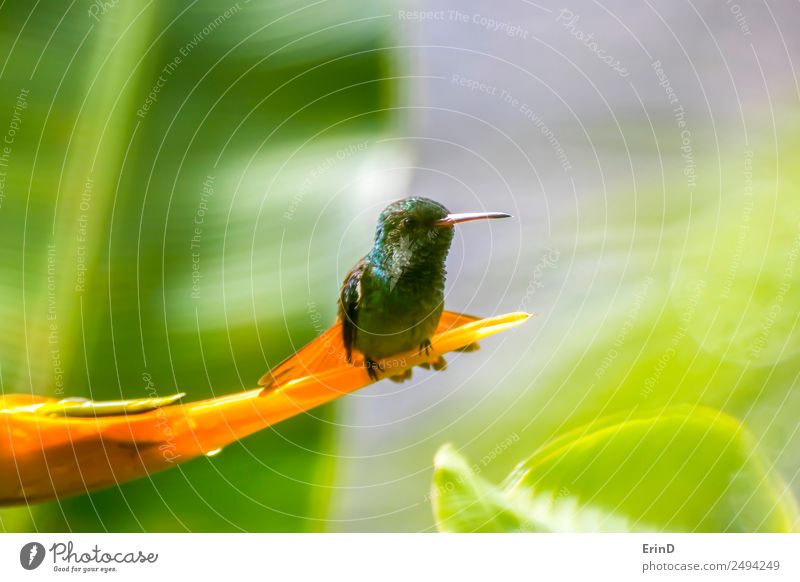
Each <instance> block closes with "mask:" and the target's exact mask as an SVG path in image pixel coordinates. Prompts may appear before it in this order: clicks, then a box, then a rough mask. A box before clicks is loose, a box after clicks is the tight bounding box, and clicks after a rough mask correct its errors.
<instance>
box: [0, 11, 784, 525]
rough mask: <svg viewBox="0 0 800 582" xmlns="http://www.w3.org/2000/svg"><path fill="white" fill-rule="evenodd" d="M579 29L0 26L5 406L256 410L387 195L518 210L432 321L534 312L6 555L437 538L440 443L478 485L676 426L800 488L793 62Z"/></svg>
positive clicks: (396, 20) (310, 15) (595, 18)
mask: <svg viewBox="0 0 800 582" xmlns="http://www.w3.org/2000/svg"><path fill="white" fill-rule="evenodd" d="M574 4H575V5H574V6H572V7H571V10H573V11H574V12H575V13H576V14H580V19H579V20H578V21H575V23H573V25H572V28H571V29H570V28H567V27H565V21H566V19H565V18H564V15H561V16H560V15H559V13H558V12H557V11H554V10H550V9H546V8H545V9H543V8H537V7H534V6H531V5H528V4H525V3H522V2H520V3H508V5H504V6H498V7H487V6H484V5H483V4H481V3H479V2H472V1H471V2H466V3H452V2H420V3H413V4H408V5H405V4H401V3H398V2H389V1H388V0H387V1H381V2H365V1H361V0H357V1H353V0H349V1H345V0H330V1H321V2H314V3H309V4H304V3H297V2H288V1H285V0H280V1H276V2H269V3H266V2H256V1H252V2H239V3H227V2H221V1H217V0H214V1H195V2H191V3H187V4H185V5H177V4H174V5H173V4H171V3H148V4H143V5H138V4H134V3H130V2H118V3H113V2H109V3H91V2H76V3H72V4H70V5H66V4H64V5H63V6H62V5H59V6H47V7H45V6H43V5H41V6H40V5H39V4H38V3H37V4H36V5H35V6H34V5H31V4H29V3H27V2H22V1H7V2H5V3H3V4H2V6H0V47H2V50H0V56H2V57H3V60H2V64H1V65H0V67H2V68H1V69H0V79H1V80H2V85H0V86H1V87H2V91H0V134H3V135H4V137H5V138H6V142H5V145H6V146H7V147H6V149H5V150H0V154H3V153H4V152H5V153H4V156H5V157H4V158H2V159H0V171H2V173H3V175H2V180H3V181H2V182H0V187H2V190H0V297H2V301H0V322H2V329H3V334H2V336H1V337H2V339H0V382H1V387H2V390H3V391H4V392H7V393H17V392H29V391H30V392H33V393H36V394H42V395H59V396H61V395H63V396H86V397H91V398H95V399H114V398H120V397H126V398H132V397H144V396H147V395H148V394H149V392H150V391H151V390H152V388H151V387H150V384H149V382H150V379H151V380H152V383H153V384H152V385H153V386H154V387H155V389H156V391H157V392H158V394H160V395H167V394H171V393H174V392H175V391H185V392H187V393H188V398H189V399H192V400H195V399H201V398H206V397H209V396H212V395H219V394H225V393H229V392H233V391H236V390H241V389H245V388H251V387H253V385H254V384H255V381H256V380H257V378H258V377H259V376H260V375H261V374H262V373H263V372H264V371H265V370H266V369H267V368H268V367H269V366H270V365H274V364H276V363H277V362H279V361H280V360H281V359H283V357H285V356H286V355H288V354H290V353H291V352H292V351H294V350H295V349H296V348H298V347H299V346H301V345H303V344H304V343H305V342H307V341H309V340H310V339H312V338H313V337H314V336H315V335H316V334H318V333H319V332H320V331H321V329H322V328H324V327H326V326H327V325H328V324H329V323H330V322H332V320H333V318H334V315H335V298H336V293H337V289H338V285H339V282H340V280H341V278H342V276H343V274H344V273H345V272H346V271H347V269H348V268H349V267H350V266H351V265H352V264H353V263H354V262H355V260H357V259H358V258H359V257H360V256H361V255H362V254H363V253H364V252H366V250H367V249H368V247H369V245H370V243H371V238H372V229H373V228H374V221H375V219H376V217H377V214H378V212H379V211H380V209H381V208H382V207H383V206H384V205H385V204H386V203H388V202H389V201H391V200H393V199H396V198H399V197H402V196H406V195H409V194H412V193H413V194H425V195H428V196H431V197H433V198H436V199H438V200H441V201H442V202H444V203H445V204H446V205H447V206H448V207H450V208H451V209H452V210H454V211H468V210H481V209H489V210H498V211H509V212H512V213H514V214H515V216H516V217H517V220H516V224H512V225H502V226H500V225H492V226H489V225H475V226H474V227H472V226H470V227H469V229H468V230H467V229H465V230H462V231H459V234H458V237H457V239H456V242H455V244H454V248H453V252H452V254H451V258H450V262H449V271H450V278H449V281H448V300H447V303H448V308H450V309H453V310H458V311H465V312H474V313H476V314H484V315H488V314H494V313H500V312H504V311H513V310H518V309H525V310H530V311H536V312H538V313H539V314H540V315H539V318H538V319H536V320H533V321H531V322H530V323H528V324H526V326H524V328H522V329H520V330H518V331H515V332H513V333H511V334H508V335H507V336H505V337H500V338H493V339H491V340H489V341H487V342H486V345H485V346H484V350H483V351H481V352H478V353H477V354H459V355H457V356H453V357H451V358H450V363H451V369H450V370H449V371H448V372H446V373H442V374H433V373H427V372H421V371H418V372H416V373H415V380H414V381H413V382H412V383H406V384H403V385H400V386H398V385H394V384H389V383H380V384H377V385H375V386H372V387H370V388H368V389H366V390H364V391H362V392H361V393H359V394H356V395H353V396H351V397H348V398H346V399H343V400H341V401H339V402H336V403H334V404H332V405H329V406H325V407H322V408H320V409H317V410H314V411H312V412H311V413H310V414H308V415H303V416H301V417H298V418H295V419H292V420H290V421H287V422H284V423H282V424H280V425H279V426H276V427H274V428H272V429H269V430H265V431H264V432H263V433H261V434H258V435H255V436H253V437H250V438H248V439H246V440H245V441H243V442H241V443H239V444H237V445H234V446H230V447H228V448H226V449H225V450H224V451H223V453H222V454H219V455H217V456H214V457H213V458H204V459H199V460H195V461H192V462H189V463H187V464H185V465H182V466H180V467H178V468H176V469H174V470H171V471H168V472H165V473H161V474H158V475H154V476H152V477H151V478H148V479H141V480H139V481H136V482H133V483H128V484H124V485H121V486H119V487H115V488H110V489H107V490H104V491H99V492H95V493H92V494H90V495H86V496H82V497H77V498H72V499H66V500H62V501H57V502H51V503H44V504H39V505H35V506H31V507H24V508H14V509H3V510H0V526H1V527H2V529H3V530H4V531H352V530H355V531H363V530H368V531H430V530H433V529H434V527H435V526H434V517H433V514H432V510H431V503H430V496H429V494H428V489H429V486H430V483H431V479H432V474H433V465H432V463H433V457H434V454H435V452H436V451H437V449H438V448H439V447H440V446H441V445H442V444H444V443H446V442H451V443H453V444H454V445H455V446H456V447H457V448H459V449H461V450H462V451H463V452H464V454H465V455H466V456H467V457H471V458H472V459H473V460H476V461H477V460H481V459H489V460H488V461H487V462H485V463H481V469H482V475H483V476H484V477H486V478H489V479H491V480H494V481H499V480H500V479H501V478H502V477H503V476H505V475H506V474H507V473H508V472H509V471H510V470H511V468H512V467H513V466H514V465H515V464H516V463H517V462H519V461H521V460H523V459H525V458H526V457H528V456H529V455H531V454H532V453H533V452H534V451H535V450H536V449H537V448H538V447H540V446H542V445H544V444H545V443H547V442H549V441H550V440H551V439H553V438H555V437H558V436H560V435H563V434H565V433H566V432H567V431H569V430H572V429H575V428H576V427H580V426H582V425H584V424H585V423H590V422H594V421H596V420H598V419H601V418H604V417H607V416H611V415H616V414H620V413H622V414H631V415H633V414H639V413H640V412H641V411H645V410H651V409H659V408H661V407H664V406H672V405H688V406H694V405H703V406H707V407H711V408H712V409H715V410H722V411H724V412H725V413H727V414H728V415H730V416H731V417H733V418H736V419H737V420H738V421H739V422H741V423H742V425H743V426H745V427H747V430H748V431H749V434H752V435H753V441H754V447H755V449H757V450H758V451H759V453H758V454H759V455H762V454H763V458H764V459H765V460H764V463H765V464H766V466H765V467H764V472H765V473H767V474H769V475H771V478H773V477H774V479H775V482H776V483H779V485H776V487H778V488H780V489H781V490H782V492H783V493H786V494H787V495H789V496H792V495H797V494H798V493H800V477H799V476H798V473H800V452H798V451H800V431H799V430H798V429H799V428H800V424H799V423H798V418H800V396H799V395H798V394H800V393H799V392H798V390H797V386H798V373H799V371H800V367H798V363H799V362H800V349H798V346H800V337H799V335H800V334H798V326H797V324H798V314H800V294H798V293H797V289H796V286H797V280H798V266H797V260H798V254H799V253H800V242H798V241H800V238H799V237H800V198H799V197H798V196H797V192H798V188H800V169H798V166H797V165H796V164H795V163H794V161H795V160H796V159H797V155H798V154H800V141H798V140H797V138H796V135H797V128H798V126H799V125H800V124H799V123H798V122H800V119H798V115H797V111H798V108H797V105H798V99H800V89H798V85H797V81H796V79H797V77H796V75H795V74H794V71H793V69H792V56H794V57H797V56H800V47H798V46H797V43H796V42H794V41H793V40H792V39H789V41H788V44H787V42H786V41H784V42H783V44H780V42H781V37H780V35H776V34H775V31H776V30H779V28H778V25H777V23H776V21H775V20H770V19H769V18H768V14H767V13H766V12H762V11H759V12H756V11H755V10H754V11H753V12H752V13H750V14H749V15H748V16H749V18H750V20H749V21H748V22H749V26H750V29H751V31H752V35H743V34H742V31H741V28H740V23H739V22H738V21H737V20H735V19H734V18H733V17H732V15H731V14H729V13H728V12H725V11H719V10H717V11H715V12H708V13H707V12H706V10H705V9H703V11H702V12H703V13H702V15H701V14H699V13H698V14H693V13H691V12H689V11H688V10H687V11H686V13H675V12H674V11H671V10H670V8H669V5H668V4H666V3H656V4H655V5H654V6H655V7H651V8H650V11H646V10H644V9H641V10H639V9H637V10H627V9H625V10H623V8H622V7H621V5H619V3H612V4H613V5H614V6H616V8H617V9H618V10H619V11H624V12H625V15H624V17H622V18H623V19H624V21H625V22H624V24H625V25H626V26H627V29H626V26H623V23H621V22H620V21H619V20H614V19H613V18H611V16H609V14H608V13H605V12H603V11H602V10H599V9H598V8H597V6H595V5H593V4H592V3H590V2H576V3H574ZM414 10H416V11H419V10H427V11H430V12H429V13H428V14H430V16H427V17H422V16H420V15H419V14H416V13H412V12H410V11H414ZM453 10H456V11H458V12H457V14H454V13H453V12H452V11H453ZM783 10H785V11H786V12H787V14H783V13H782V12H780V10H778V12H779V16H781V15H783V16H785V17H786V18H790V17H792V16H793V15H792V14H791V12H792V10H794V11H795V13H796V11H797V9H796V8H788V7H787V8H784V9H783ZM415 14H416V15H415ZM459 14H460V15H462V16H463V15H466V18H462V17H461V16H459ZM794 16H796V14H794ZM487 18H491V19H492V21H493V22H499V23H507V24H509V26H510V23H513V24H515V25H517V26H518V27H519V28H520V31H519V32H517V33H514V34H510V33H509V32H508V31H509V28H508V26H506V27H505V28H503V27H501V26H498V27H497V29H493V28H492V26H493V25H489V24H488V23H487V22H486V19H487ZM659 19H662V20H661V21H659ZM664 19H665V20H664ZM778 20H780V18H779V19H778ZM784 21H789V20H784ZM577 22H579V23H580V24H579V25H577V24H576V23H577ZM576 26H579V27H580V28H582V29H583V30H585V31H587V32H589V31H594V32H596V34H597V42H599V43H602V46H603V48H604V50H606V51H607V52H608V53H611V54H615V55H618V56H619V58H621V59H622V60H624V61H625V65H626V66H627V68H628V70H629V71H630V75H629V76H626V77H621V76H620V75H619V74H618V72H615V71H614V70H612V69H610V68H609V67H607V66H605V64H604V63H603V62H601V61H599V60H598V59H597V55H596V54H595V53H594V52H593V51H592V50H590V49H589V48H588V47H587V46H586V45H585V44H582V43H581V42H578V41H576V39H575V35H574V33H573V31H574V29H575V27H576ZM626 30H627V31H626ZM631 30H633V33H631ZM504 31H505V32H504ZM675 31H677V32H675ZM698 31H699V32H698ZM676 35H677V36H676ZM681 41H683V43H682V42H681ZM720 45H721V46H720ZM714 46H716V49H713V47H714ZM709 47H711V48H712V49H713V51H712V52H709V51H710V48H709ZM748 47H756V48H754V49H753V50H750V48H748ZM655 62H660V63H663V67H664V70H665V74H666V75H668V78H669V84H670V86H671V87H673V88H674V89H675V91H676V93H677V96H678V97H677V99H678V102H677V106H680V107H683V108H684V109H685V112H686V119H687V123H688V125H687V126H686V127H683V126H680V125H679V122H680V119H681V117H680V116H679V115H678V114H676V112H675V107H676V103H673V102H671V101H670V100H669V95H668V94H667V93H666V91H665V86H664V83H663V78H662V77H659V76H658V75H657V73H656V72H655V70H656V69H657V68H658V67H655V66H654V63H655ZM723 65H724V66H725V67H728V68H727V73H726V72H725V70H726V69H725V68H724V67H723ZM762 65H763V66H762ZM698 71H699V72H698ZM759 73H760V74H759ZM463 79H466V80H467V81H470V82H472V81H478V82H479V85H480V86H478V85H475V84H474V83H473V84H471V85H470V84H469V83H467V84H466V85H465V83H463V82H461V81H460V80H463ZM470 87H473V88H470ZM530 111H534V112H535V113H536V117H535V118H534V117H532V116H531V115H530V114H529V113H528V112H530ZM681 115H682V114H681ZM537 119H538V120H540V121H539V122H537ZM543 124H544V126H543ZM687 128H688V129H687ZM684 129H687V131H689V133H688V135H687V134H686V133H684V132H683V130H684ZM9 139H10V142H9V141H8V140H9ZM687 140H688V149H687ZM0 145H2V144H0ZM559 149H560V150H563V151H564V152H566V154H565V155H566V160H567V162H566V163H565V162H564V160H565V157H564V155H561V154H559ZM687 442H688V441H687ZM501 443H508V444H506V445H504V446H500V444H501ZM498 447H500V449H501V452H500V453H499V454H498V453H497V452H494V453H493V451H497V450H498ZM759 458H760V457H759ZM708 461H709V463H711V462H713V459H708ZM701 462H702V460H701ZM658 470H659V471H664V474H665V477H666V475H668V474H669V473H670V467H669V466H659V467H658ZM600 483H601V485H600V487H603V486H605V487H612V486H613V487H620V486H619V485H614V484H613V483H614V482H612V481H603V480H601V481H600ZM606 493H607V492H606ZM612 493H613V492H612ZM717 493H718V491H717V490H711V489H709V490H706V489H704V490H702V491H701V493H700V494H702V495H715V494H717ZM600 497H601V498H605V499H608V500H610V501H607V503H615V501H614V499H615V497H614V495H613V494H612V495H605V494H604V495H601V496H600ZM698 501H699V502H703V501H704V500H703V499H699V500H698ZM705 501H706V502H708V503H713V502H714V499H705ZM687 523H691V519H690V520H689V521H688V522H687ZM726 523H729V524H730V527H731V529H736V525H737V524H736V521H735V520H733V519H731V520H729V521H728V522H726V521H725V518H724V517H723V518H720V520H719V521H718V522H716V523H715V525H716V526H717V527H720V526H719V524H722V527H724V526H725V524H726ZM673 525H674V524H673ZM665 527H669V526H665ZM683 527H684V528H686V527H688V526H686V525H685V524H683Z"/></svg>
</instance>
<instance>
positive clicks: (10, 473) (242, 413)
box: [0, 313, 530, 505]
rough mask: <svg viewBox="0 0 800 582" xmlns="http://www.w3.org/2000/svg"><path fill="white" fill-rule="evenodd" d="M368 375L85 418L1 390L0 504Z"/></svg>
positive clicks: (510, 323) (265, 418)
mask: <svg viewBox="0 0 800 582" xmlns="http://www.w3.org/2000/svg"><path fill="white" fill-rule="evenodd" d="M467 317H468V316H467ZM528 317H530V315H529V314H527V313H511V314H508V315H503V316H498V317H492V318H487V319H481V320H475V321H469V322H468V323H465V324H463V325H462V324H460V322H461V321H465V319H457V318H453V319H451V320H449V321H450V324H451V325H454V324H456V323H458V325H456V326H455V327H450V328H449V329H448V330H447V331H443V332H442V333H439V334H437V335H436V336H434V337H433V338H432V344H431V351H430V353H429V354H428V355H425V354H419V353H416V351H411V352H406V353H404V354H398V355H397V356H395V357H393V358H392V359H391V360H392V361H390V362H389V361H385V362H383V364H384V365H386V366H387V367H389V368H392V369H393V372H402V371H403V370H405V369H408V368H411V367H413V366H416V365H419V364H421V363H425V362H426V361H434V360H436V359H438V358H439V357H440V356H441V355H442V354H445V353H447V352H450V351H453V350H456V349H460V348H463V347H464V346H467V345H470V344H473V343H475V342H476V341H478V340H480V339H482V338H485V337H487V336H490V335H493V334H495V333H498V332H500V331H504V330H506V329H509V328H511V327H514V326H517V325H519V324H520V323H522V322H523V321H525V320H526V319H528ZM469 319H471V318H469ZM398 363H400V364H399V365H398ZM370 383H371V380H370V378H369V375H368V374H367V372H366V370H365V369H364V368H363V367H360V366H350V365H347V366H335V367H332V368H330V369H327V370H324V371H322V372H320V373H314V374H312V375H310V376H305V377H302V378H297V379H292V380H289V381H287V382H286V383H282V384H281V385H280V386H278V387H276V388H272V389H268V390H263V389H261V388H258V389H255V390H249V391H247V392H242V393H239V394H232V395H229V396H221V397H218V398H212V399H208V400H201V401H198V402H193V403H188V404H174V405H171V406H165V407H162V408H157V409H155V410H150V411H147V412H139V413H137V414H119V415H113V416H98V417H89V418H85V417H75V416H68V415H65V414H59V415H54V414H46V413H42V412H37V411H38V410H47V408H46V407H44V406H36V405H43V404H44V405H46V404H48V403H54V402H55V400H53V399H45V398H41V397H32V396H30V395H6V396H4V397H3V398H2V401H0V405H1V406H0V474H2V475H3V476H4V478H3V479H2V480H0V505H1V504H5V505H9V504H17V503H25V502H26V501H27V502H33V501H40V500H45V499H50V498H54V497H65V496H69V495H75V494H79V493H86V492H88V491H92V490H94V489H98V488H101V487H105V486H109V485H114V484H118V483H123V482H125V481H129V480H131V479H135V478H137V477H142V476H144V475H147V474H151V473H154V472H156V471H160V470H163V469H166V468H169V467H171V466H173V465H175V464H177V463H181V462H184V461H188V460H190V459H192V458H195V457H198V456H200V455H203V454H208V453H209V452H211V451H214V450H216V449H219V448H221V447H224V446H225V445H228V444H230V443H231V442H234V441H236V440H238V439H241V438H243V437H245V436H247V435H250V434H252V433H254V432H257V431H259V430H261V429H263V428H266V427H268V426H271V425H273V424H275V423H278V422H280V421H282V420H285V419H287V418H290V417H292V416H295V415H297V414H300V413H302V412H305V411H307V410H310V409H312V408H314V407H316V406H319V405H321V404H325V403H326V402H330V401H331V400H334V399H336V398H338V397H340V396H342V395H344V394H348V393H350V392H354V391H355V390H358V389H359V388H362V387H364V386H366V385H368V384H370ZM56 408H57V406H56ZM52 409H53V407H50V410H52Z"/></svg>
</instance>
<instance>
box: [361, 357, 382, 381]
mask: <svg viewBox="0 0 800 582" xmlns="http://www.w3.org/2000/svg"><path fill="white" fill-rule="evenodd" d="M364 367H365V368H366V369H367V374H369V379H370V380H372V381H373V382H377V380H378V372H379V371H380V372H383V367H382V366H381V365H380V364H379V363H378V362H376V361H375V360H370V359H369V358H365V359H364Z"/></svg>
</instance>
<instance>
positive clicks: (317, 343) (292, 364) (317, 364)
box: [258, 311, 480, 387]
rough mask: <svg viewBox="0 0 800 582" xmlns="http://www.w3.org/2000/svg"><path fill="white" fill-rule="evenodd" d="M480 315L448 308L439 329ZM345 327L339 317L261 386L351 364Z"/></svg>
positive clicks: (277, 384) (263, 378)
mask: <svg viewBox="0 0 800 582" xmlns="http://www.w3.org/2000/svg"><path fill="white" fill-rule="evenodd" d="M479 319H480V318H479V317H474V316H472V315H465V314H463V313H455V312H454V311H445V312H443V313H442V317H441V319H440V320H439V326H438V327H437V328H436V333H437V334H439V333H442V332H445V331H447V330H449V329H453V328H456V327H459V326H461V325H465V324H467V323H471V322H473V321H477V320H479ZM344 328H345V326H344V325H343V324H342V321H341V320H337V321H336V323H334V324H333V326H331V327H330V329H328V330H326V331H325V332H324V333H322V334H321V335H320V336H319V337H317V338H316V339H314V340H312V341H311V342H310V343H308V344H307V345H306V346H305V347H303V348H302V349H301V350H300V351H299V352H297V353H295V354H294V355H292V356H289V357H288V358H286V359H285V360H284V361H283V362H281V363H280V364H278V365H277V366H276V367H275V368H274V369H272V370H270V371H269V372H267V373H266V374H264V375H263V376H262V377H261V379H260V380H259V381H258V385H259V386H265V387H272V386H279V385H281V384H286V383H287V382H290V381H292V380H297V379H298V378H302V377H304V376H311V375H313V374H320V373H322V372H326V371H328V370H332V369H334V368H336V367H338V366H349V365H351V364H349V363H348V361H347V357H346V354H347V351H346V343H345V338H344Z"/></svg>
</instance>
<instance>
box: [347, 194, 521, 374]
mask: <svg viewBox="0 0 800 582" xmlns="http://www.w3.org/2000/svg"><path fill="white" fill-rule="evenodd" d="M508 217H510V215H509V214H505V213H502V212H472V213H463V214H451V213H450V211H449V210H447V208H445V207H444V206H442V205H441V204H439V203H438V202H435V201H434V200H430V199H429V198H423V197H419V196H414V197H411V198H404V199H402V200H398V201H396V202H393V203H392V204H390V205H389V206H387V207H386V208H385V209H384V210H383V212H381V214H380V216H379V217H378V227H377V229H376V230H375V242H374V244H373V246H372V250H371V251H370V252H369V253H367V255H366V256H365V257H364V258H363V259H361V260H360V261H359V262H358V263H356V265H355V266H354V267H353V268H352V269H351V270H350V272H349V273H348V274H347V276H346V277H345V279H344V283H343V284H342V289H341V292H340V294H339V319H340V321H341V322H342V340H343V343H344V348H345V352H346V355H347V361H348V362H351V361H352V359H353V351H354V350H357V351H358V352H360V353H361V354H363V356H364V365H365V366H366V368H367V371H368V372H369V374H370V376H371V377H372V379H373V380H375V379H377V371H378V369H379V368H378V365H377V363H376V362H377V361H379V360H382V359H385V358H389V357H391V356H393V355H395V354H399V353H401V352H405V351H407V350H411V349H414V348H418V349H419V350H420V352H421V351H423V350H425V351H427V350H428V348H429V347H430V345H431V341H430V338H431V337H432V336H433V335H434V332H435V331H436V328H437V326H438V325H439V319H440V318H441V316H442V311H443V309H444V284H445V275H446V270H445V259H446V258H447V254H448V252H449V251H450V244H451V243H452V241H453V234H454V233H453V227H454V226H455V225H456V224H459V223H462V222H468V221H472V220H481V219H491V218H508ZM407 373H409V374H410V370H409V371H408V372H407ZM401 379H402V378H401Z"/></svg>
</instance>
